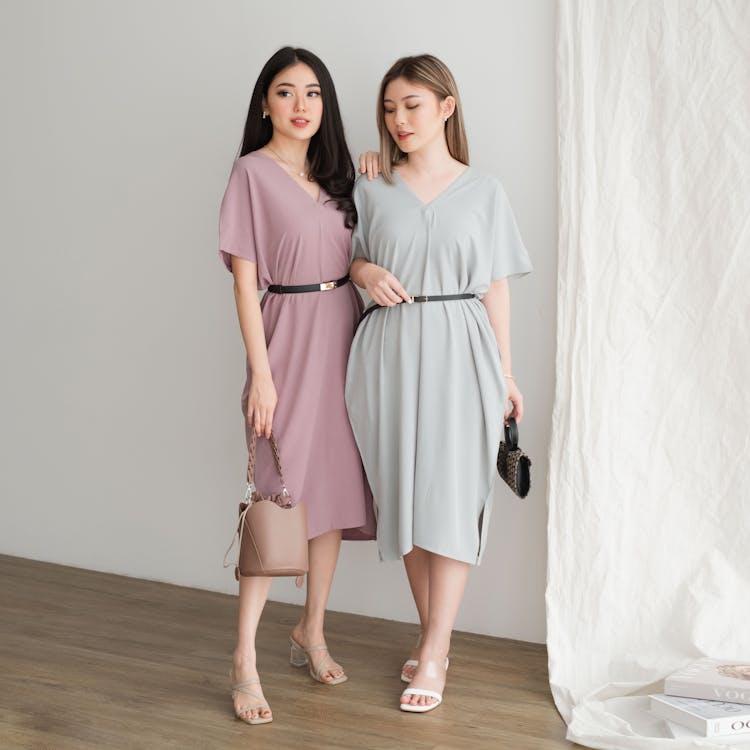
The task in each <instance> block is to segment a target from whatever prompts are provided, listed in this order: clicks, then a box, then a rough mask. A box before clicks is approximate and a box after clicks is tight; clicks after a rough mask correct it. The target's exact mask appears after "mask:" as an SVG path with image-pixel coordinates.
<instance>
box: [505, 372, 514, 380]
mask: <svg viewBox="0 0 750 750" xmlns="http://www.w3.org/2000/svg"><path fill="white" fill-rule="evenodd" d="M503 375H505V378H506V380H515V378H514V377H513V375H511V374H510V373H509V372H504V373H503Z"/></svg>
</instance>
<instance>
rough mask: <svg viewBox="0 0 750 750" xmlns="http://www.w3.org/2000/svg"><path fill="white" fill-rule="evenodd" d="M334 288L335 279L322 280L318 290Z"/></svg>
mask: <svg viewBox="0 0 750 750" xmlns="http://www.w3.org/2000/svg"><path fill="white" fill-rule="evenodd" d="M335 288H336V282H335V281H324V282H323V283H322V284H321V285H320V291H321V292H327V291H328V290H329V289H335Z"/></svg>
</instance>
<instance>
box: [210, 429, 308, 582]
mask: <svg viewBox="0 0 750 750" xmlns="http://www.w3.org/2000/svg"><path fill="white" fill-rule="evenodd" d="M269 442H270V444H271V451H272V453H273V460H274V463H275V465H276V471H277V472H278V474H279V479H280V483H281V492H280V493H279V494H276V495H269V496H268V497H265V496H263V495H261V493H260V492H258V490H257V488H256V487H255V448H256V443H257V437H256V435H255V431H254V430H253V431H252V433H251V438H250V450H249V456H248V462H247V490H246V492H245V500H244V502H242V503H240V508H239V510H240V519H239V524H238V526H237V531H236V533H235V535H234V537H233V538H232V543H231V544H230V546H229V549H228V550H227V552H226V554H225V555H224V567H225V568H226V567H229V565H230V564H231V563H227V556H228V555H229V553H230V551H231V549H232V547H233V546H234V543H235V541H237V540H238V539H239V545H240V554H239V562H238V564H237V565H236V566H235V571H234V574H235V577H236V578H237V579H238V580H239V576H295V577H296V576H301V575H304V574H305V573H306V572H307V568H308V564H307V511H306V509H305V504H304V503H302V502H298V503H295V502H294V500H293V499H292V496H291V495H290V494H289V491H288V490H287V488H286V482H285V481H284V474H283V472H282V470H281V458H280V456H279V448H278V445H277V443H276V438H275V437H274V435H273V433H271V436H270V438H269Z"/></svg>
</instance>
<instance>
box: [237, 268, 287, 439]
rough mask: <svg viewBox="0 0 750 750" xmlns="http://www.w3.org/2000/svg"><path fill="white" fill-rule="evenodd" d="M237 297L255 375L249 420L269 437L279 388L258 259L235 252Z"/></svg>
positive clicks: (251, 366) (241, 325) (243, 337)
mask: <svg viewBox="0 0 750 750" xmlns="http://www.w3.org/2000/svg"><path fill="white" fill-rule="evenodd" d="M232 274H233V275H234V299H235V302H236V303H237V317H238V318H239V321H240V330H241V331H242V340H243V341H244V342H245V351H247V359H248V362H249V363H250V372H251V373H252V378H251V382H250V395H249V400H248V404H247V420H248V422H249V423H250V425H251V426H252V427H253V429H254V430H255V434H256V435H257V436H258V437H260V436H261V435H265V436H266V437H270V435H271V427H272V426H273V413H274V410H275V409H276V401H277V398H276V388H275V386H274V384H273V378H272V377H271V365H270V364H269V362H268V349H267V348H266V334H265V331H264V329H263V317H262V315H261V311H260V301H259V300H258V271H257V266H256V264H255V263H251V262H250V261H249V260H244V259H243V258H238V257H236V256H232Z"/></svg>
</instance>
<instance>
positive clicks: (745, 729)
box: [650, 659, 750, 741]
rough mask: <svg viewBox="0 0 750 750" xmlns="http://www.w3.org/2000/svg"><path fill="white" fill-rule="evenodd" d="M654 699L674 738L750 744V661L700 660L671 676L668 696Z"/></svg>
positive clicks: (654, 707) (666, 682)
mask: <svg viewBox="0 0 750 750" xmlns="http://www.w3.org/2000/svg"><path fill="white" fill-rule="evenodd" d="M650 698H651V712H652V713H654V714H656V715H657V716H660V717H661V718H662V719H664V720H665V721H666V724H667V728H668V729H669V731H670V733H671V735H672V736H673V737H682V738H690V737H720V738H727V737H735V738H736V739H738V740H739V739H746V740H748V741H750V662H741V661H730V660H720V659H700V660H699V661H696V662H693V663H692V664H689V665H688V666H686V667H683V668H682V669H680V670H679V671H678V672H675V673H674V674H671V675H669V677H667V678H666V680H664V693H660V694H658V695H651V696H650ZM742 735H745V736H744V737H742Z"/></svg>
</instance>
